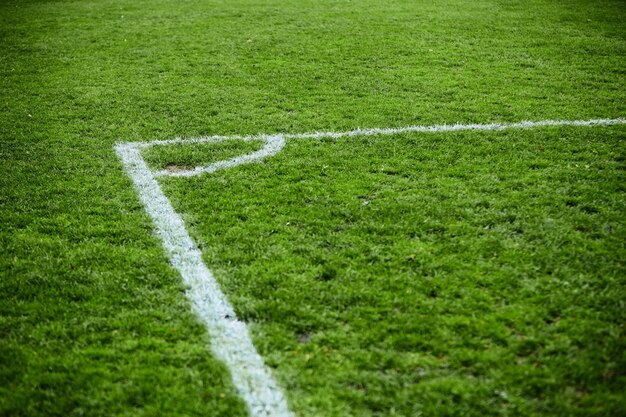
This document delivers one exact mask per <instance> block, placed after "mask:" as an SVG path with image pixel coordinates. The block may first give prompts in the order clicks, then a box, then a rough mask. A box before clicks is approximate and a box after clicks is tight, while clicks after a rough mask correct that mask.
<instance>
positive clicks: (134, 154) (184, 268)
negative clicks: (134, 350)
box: [115, 118, 626, 417]
mask: <svg viewBox="0 0 626 417" xmlns="http://www.w3.org/2000/svg"><path fill="white" fill-rule="evenodd" d="M617 124H626V119H625V118H618V119H593V120H542V121H536V122H532V121H526V122H520V123H491V124H454V125H435V126H407V127H400V128H374V129H356V130H350V131H347V132H315V133H302V134H284V135H281V134H275V135H251V136H210V137H202V138H197V139H172V140H160V141H153V142H135V143H133V142H128V143H121V144H117V145H115V150H116V152H117V154H118V155H119V157H120V159H121V161H122V163H123V164H124V168H125V169H126V172H127V173H128V175H129V176H130V177H131V179H132V181H133V183H134V185H135V188H136V189H137V191H138V193H139V198H140V199H141V201H142V203H143V204H144V206H145V208H146V211H147V212H148V214H149V215H150V217H151V218H152V220H153V221H154V224H155V226H156V231H157V234H158V235H159V236H160V237H161V239H162V241H163V246H164V247H165V250H166V252H167V254H168V256H169V258H170V262H171V263H172V265H173V266H174V267H175V268H176V269H177V270H178V271H179V272H180V274H181V276H182V277H183V281H184V283H185V284H186V285H187V287H188V289H187V291H186V295H187V297H188V298H189V300H190V302H191V306H192V309H193V311H194V312H195V313H196V314H197V315H198V317H199V318H200V319H201V320H202V322H203V323H204V324H205V325H206V327H207V330H208V332H209V336H210V340H211V350H212V351H213V353H214V354H215V356H216V357H217V358H219V359H220V360H222V361H223V362H224V363H225V364H226V366H227V367H228V369H229V370H230V373H231V377H232V379H233V383H234V385H235V387H236V388H237V390H238V392H239V394H240V395H241V397H242V398H243V400H244V401H245V403H246V405H247V406H248V410H249V412H250V415H251V416H253V417H257V416H258V417H270V416H272V417H283V416H286V417H287V416H289V417H291V416H293V415H292V413H291V412H290V411H289V409H288V406H287V401H286V399H285V396H284V394H283V393H282V391H281V389H280V388H279V387H278V384H277V383H276V381H275V380H274V379H273V377H272V375H271V372H270V371H269V369H267V367H266V366H265V365H264V363H263V359H262V358H261V357H260V356H259V354H258V352H257V351H256V349H255V348H254V345H253V344H252V340H251V338H250V335H249V333H248V329H247V327H246V325H245V323H243V322H241V321H239V320H238V319H237V317H236V316H235V313H234V310H233V308H232V306H231V305H230V303H229V302H228V300H227V298H226V296H225V295H224V293H222V291H221V289H220V288H219V285H218V283H217V282H216V280H215V278H214V277H213V274H211V271H209V269H208V268H207V267H206V265H205V264H204V262H203V261H202V255H201V253H200V250H199V249H198V247H197V246H196V245H195V244H194V243H193V241H192V240H191V237H190V236H189V234H188V233H187V231H186V229H185V224H184V223H183V220H182V219H181V217H180V216H179V215H178V214H177V213H176V212H175V211H174V209H173V208H172V205H171V204H170V202H169V200H168V199H167V197H165V195H164V194H163V191H162V190H161V187H160V186H159V184H158V182H157V181H156V177H158V176H186V177H189V176H193V175H199V174H202V173H211V172H215V171H217V170H219V169H225V168H232V167H235V166H238V165H241V164H245V163H249V162H254V161H258V160H260V159H262V158H266V157H268V156H271V155H274V154H276V153H278V152H279V151H280V150H281V149H282V148H283V146H284V145H285V139H319V138H342V137H350V136H372V135H393V134H400V133H407V132H453V131H463V130H504V129H531V128H537V127H549V126H609V125H617ZM225 140H243V141H254V140H262V141H264V142H265V144H264V146H263V148H262V149H260V150H259V151H256V152H253V153H251V154H248V155H243V156H239V157H236V158H232V159H229V160H226V161H219V162H216V163H214V164H212V165H209V166H205V167H196V168H194V169H193V170H189V171H179V172H167V171H158V172H153V171H152V170H150V168H148V166H147V164H146V163H145V161H144V159H143V157H142V156H141V150H142V149H144V148H146V147H150V146H156V145H174V144H181V143H206V142H219V141H225Z"/></svg>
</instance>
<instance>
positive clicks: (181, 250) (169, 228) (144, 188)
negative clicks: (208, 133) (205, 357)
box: [115, 142, 292, 417]
mask: <svg viewBox="0 0 626 417" xmlns="http://www.w3.org/2000/svg"><path fill="white" fill-rule="evenodd" d="M277 143H279V142H277ZM115 150H116V151H117V154H118V155H119V157H120V159H121V160H122V163H123V164H124V167H125V169H126V171H127V172H128V174H129V175H130V177H131V178H132V180H133V183H134V185H135V188H136V189H137V191H138V192H139V198H140V199H141V202H142V203H143V204H144V206H145V208H146V211H147V212H148V214H149V215H150V217H151V218H152V221H153V222H154V224H155V226H156V231H157V234H158V235H159V236H160V237H161V240H162V241H163V246H164V247H165V251H166V252H167V254H168V256H169V258H170V262H171V263H172V265H173V266H174V267H175V268H176V269H177V270H178V271H179V272H180V274H181V276H182V277H183V281H184V283H185V285H186V286H187V288H188V289H187V291H186V295H187V298H188V299H189V301H190V302H191V306H192V309H193V311H194V312H195V313H196V315H197V316H198V317H199V318H200V319H201V320H202V322H203V323H204V325H205V326H206V327H207V330H208V332H209V337H210V342H211V350H212V351H213V353H214V354H215V356H216V357H217V358H218V359H219V360H221V361H223V362H224V363H225V364H226V366H227V367H228V369H229V371H230V373H231V377H232V380H233V383H234V385H235V387H236V388H237V391H238V392H239V395H240V396H241V397H242V399H243V400H244V401H245V403H246V405H247V406H248V411H249V412H250V415H251V416H254V417H270V416H272V417H273V416H276V417H283V416H284V417H291V416H292V414H291V412H290V411H289V409H288V407H287V401H286V399H285V396H284V394H283V393H282V391H281V389H280V388H279V387H278V384H277V383H276V381H275V380H274V378H273V377H272V375H271V373H270V371H269V369H267V367H266V366H265V365H264V363H263V359H261V356H260V355H259V354H258V352H257V351H256V349H255V348H254V345H253V344H252V339H251V338H250V335H249V333H248V329H247V327H246V324H245V323H243V322H242V321H239V320H238V319H237V317H236V316H235V312H234V310H233V307H232V306H231V305H230V303H229V302H228V300H227V299H226V296H225V295H224V293H223V292H222V290H221V289H220V287H219V284H218V283H217V281H216V280H215V278H214V277H213V274H212V273H211V271H209V269H208V268H207V267H206V265H205V264H204V262H203V261H202V254H201V253H200V250H199V249H198V247H197V246H196V245H195V244H194V243H193V241H192V240H191V237H190V236H189V234H188V233H187V230H186V229H185V224H184V222H183V219H182V218H181V217H180V216H179V215H178V213H176V212H175V211H174V209H173V208H172V205H171V204H170V202H169V200H168V199H167V197H166V196H165V195H164V194H163V191H162V190H161V187H160V186H159V184H158V183H157V181H156V179H155V176H154V173H153V172H152V171H151V170H150V169H149V168H148V166H147V165H146V163H145V161H144V160H143V157H142V156H141V146H137V145H136V144H133V143H124V144H118V145H116V146H115ZM259 155H260V154H258V153H257V155H256V157H257V158H258V157H259ZM244 162H245V161H242V160H239V163H244ZM227 166H234V165H232V164H231V165H224V167H227Z"/></svg>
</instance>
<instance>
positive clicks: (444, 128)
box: [135, 118, 626, 177]
mask: <svg viewBox="0 0 626 417" xmlns="http://www.w3.org/2000/svg"><path fill="white" fill-rule="evenodd" d="M620 124H626V118H618V119H591V120H540V121H535V122H532V121H525V122H519V123H489V124H453V125H445V124H444V125H433V126H405V127H398V128H372V129H355V130H349V131H346V132H312V133H295V134H290V133H288V134H274V135H266V134H264V135H251V136H240V135H233V136H207V137H200V138H193V139H181V138H177V139H170V140H155V141H152V142H135V143H136V146H139V147H142V148H147V147H151V146H156V145H177V144H193V143H208V142H221V141H226V140H242V141H246V142H250V141H255V140H263V141H265V146H264V147H263V148H262V149H261V150H259V151H257V152H254V153H251V154H249V155H243V156H239V157H237V158H233V159H230V160H227V161H220V162H216V163H214V164H211V165H208V166H199V167H195V168H193V169H191V170H181V171H176V172H170V171H166V170H163V171H158V172H156V173H155V175H156V176H159V177H165V176H168V177H192V176H195V175H199V174H203V173H212V172H215V171H217V170H218V169H223V168H232V167H235V166H237V165H241V164H245V163H248V162H254V161H256V160H259V159H262V158H266V157H268V156H271V155H275V154H276V153H278V152H280V150H281V149H282V148H283V146H285V139H321V138H334V139H339V138H343V137H351V136H374V135H397V134H400V133H411V132H418V133H419V132H423V133H438V132H458V131H464V130H506V129H533V128H538V127H551V126H610V125H620Z"/></svg>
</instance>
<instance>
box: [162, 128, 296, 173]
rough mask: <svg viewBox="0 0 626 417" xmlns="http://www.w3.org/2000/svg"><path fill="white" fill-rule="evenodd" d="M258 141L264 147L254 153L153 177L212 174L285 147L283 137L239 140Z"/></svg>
mask: <svg viewBox="0 0 626 417" xmlns="http://www.w3.org/2000/svg"><path fill="white" fill-rule="evenodd" d="M213 139H215V138H213ZM258 139H260V140H263V141H265V145H264V146H263V148H261V149H259V150H258V151H256V152H252V153H250V154H247V155H241V156H237V157H235V158H232V159H227V160H225V161H218V162H215V163H214V164H211V165H208V166H204V167H195V168H194V169H191V170H181V171H176V172H170V171H167V170H163V171H158V172H155V173H154V175H156V176H157V177H165V176H168V177H192V176H194V175H198V174H203V173H205V172H206V173H212V172H215V171H217V170H218V169H224V168H233V167H236V166H237V165H241V164H246V163H248V162H253V161H257V160H259V159H263V158H266V157H268V156H272V155H275V154H277V153H278V152H280V150H281V149H282V148H283V146H285V139H283V136H281V135H273V136H267V135H263V136H258V137H255V138H253V139H251V138H241V139H240V140H245V141H252V140H258ZM203 142H208V141H207V140H205V141H203ZM186 143H189V142H186ZM191 143H194V142H191ZM195 143H199V142H198V141H196V142H195Z"/></svg>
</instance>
